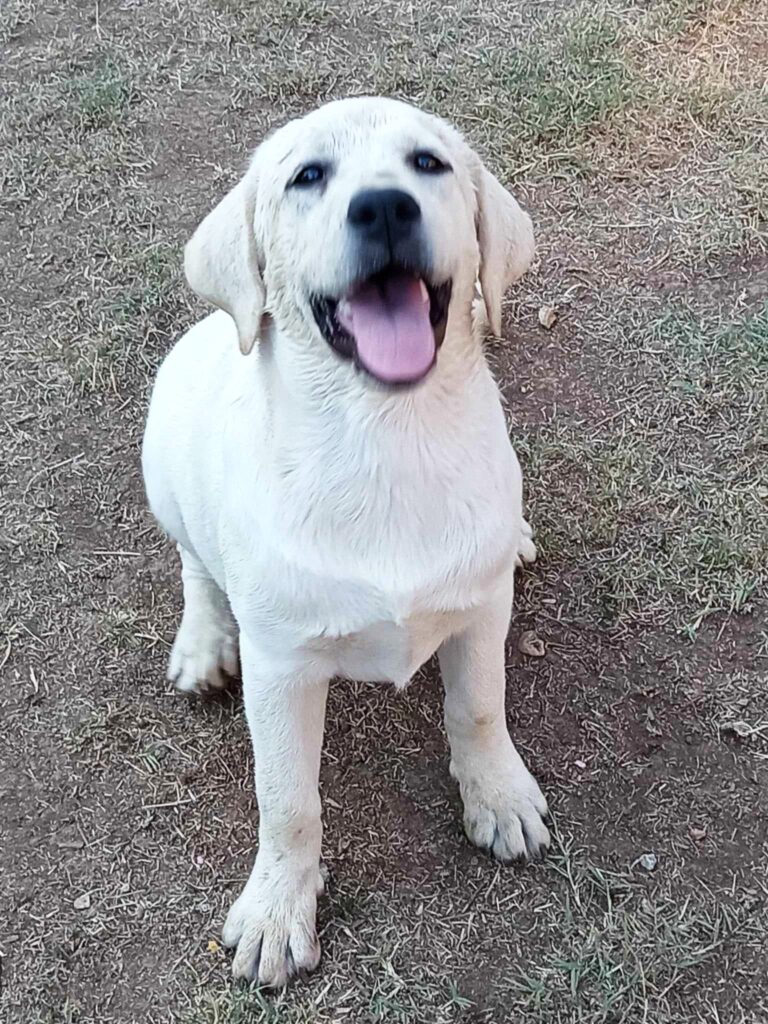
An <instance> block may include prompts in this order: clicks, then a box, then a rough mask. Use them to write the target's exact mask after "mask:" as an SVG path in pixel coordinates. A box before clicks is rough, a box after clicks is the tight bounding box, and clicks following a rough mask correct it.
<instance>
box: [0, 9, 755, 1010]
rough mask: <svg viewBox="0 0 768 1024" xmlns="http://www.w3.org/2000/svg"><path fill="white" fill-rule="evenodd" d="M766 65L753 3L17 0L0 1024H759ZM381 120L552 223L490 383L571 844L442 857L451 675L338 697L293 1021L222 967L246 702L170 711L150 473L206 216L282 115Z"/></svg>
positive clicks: (245, 749)
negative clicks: (518, 472)
mask: <svg viewBox="0 0 768 1024" xmlns="http://www.w3.org/2000/svg"><path fill="white" fill-rule="evenodd" d="M767 40H768V9H767V8H766V6H765V3H764V0H710V2H707V0H660V2H650V0H646V2H641V0H637V2H634V3H633V2H631V0H613V2H608V0H593V2H590V3H567V2H560V0H541V2H527V3H524V2H512V0H441V2H438V0H423V2H421V3H410V2H405V0H374V2H372V3H366V4H363V3H361V2H358V0H327V2H326V0H261V2H260V3H251V2H246V0H185V2H184V3H180V2H175V3H174V2H170V0H169V2H163V0H152V2H150V0H146V2H142V0H121V2H108V0H101V2H99V0H89V2H87V3H76V2H74V0H70V2H67V3H58V2H52V0H48V2H39V3H36V2H33V0H4V2H3V5H2V7H1V8H0V45H1V46H2V50H1V51H0V139H1V140H2V144H1V145H0V202H1V203H2V215H1V218H0V279H1V282H2V283H1V287H0V339H1V340H0V346H1V347H0V355H1V357H2V358H0V379H1V380H2V423H1V424H0V429H2V448H1V451H2V463H1V465H0V565H1V566H2V579H3V586H2V588H0V671H1V672H2V681H1V682H0V714H1V715H2V718H1V721H2V742H1V743H0V841H1V848H0V858H1V859H0V955H1V956H2V959H1V960H0V966H1V968H2V974H1V975H0V978H1V984H2V990H1V994H0V1019H2V1021H3V1022H4V1024H5V1022H7V1024H64V1022H66V1024H118V1022H119V1024H139V1022H141V1024H160V1022H174V1024H225V1022H226V1024H256V1022H265V1024H266V1022H270V1024H272V1022H279V1024H308V1022H319V1024H329V1022H337V1021H338V1022H351V1024H371V1022H404V1021H414V1022H425V1024H443V1022H454V1021H460V1022H466V1024H470V1022H472V1024H481V1022H482V1024H508V1022H517V1021H526V1022H527V1021H531V1022H544V1024H568V1022H572V1024H596V1022H606V1024H607V1022H611V1024H624V1022H627V1024H641V1022H642V1024H664V1022H669V1024H692V1022H711V1024H746V1022H748V1024H760V1022H763V1021H768V971H767V970H766V961H767V957H768V949H767V948H766V947H767V945H768V940H767V939H766V936H767V935H768V909H767V906H766V904H767V900H768V828H767V827H766V824H767V822H768V699H767V694H768V624H767V623H766V608H767V607H768V602H767V601H766V590H765V584H766V577H768V474H767V473H766V465H767V462H766V459H767V458H768V398H767V394H768V254H767V250H768V227H767V225H766V218H767V217H768V173H766V167H768V141H767V133H768V92H767V91H766V88H767V87H766V82H768V45H767V42H766V41H767ZM361 92H376V93H387V94H394V95H398V96H401V97H405V98H409V99H412V100H413V101H415V102H417V103H419V104H421V105H424V106H426V107H428V108H430V109H432V110H435V111H437V112H439V113H442V114H444V115H445V116H447V117H449V118H450V119H451V120H452V121H454V122H455V123H457V124H458V125H459V126H460V127H461V128H462V130H464V131H465V132H466V134H467V135H468V137H469V138H470V139H472V140H473V142H474V143H475V144H476V145H477V147H478V148H479V149H480V150H481V151H482V152H483V154H484V155H485V157H486V158H487V160H488V163H489V165H490V166H491V167H492V168H493V169H494V171H495V172H496V173H497V174H498V175H499V176H500V177H501V178H502V179H503V180H504V181H505V183H507V184H508V185H510V186H511V187H513V188H514V189H515V190H516V192H517V193H518V195H519V197H520V198H521V200H522V201H523V202H524V204H525V205H526V206H527V207H528V208H529V209H530V211H531V213H532V216H533V219H534V223H535V226H536V230H537V236H538V241H539V255H538V259H537V262H536V265H535V267H534V269H533V271H532V272H531V274H530V275H529V277H528V278H527V279H526V280H525V281H524V282H523V284H522V286H521V287H520V288H518V289H517V291H516V292H515V293H514V294H513V295H512V296H511V297H510V302H509V305H508V310H507V316H506V321H505V336H504V338H503V339H498V340H496V341H491V342H489V347H488V351H489V356H490V359H491V360H492V363H493V366H494V369H495V371H496V373H497V375H498V379H499V381H500V384H501V386H502V390H503V393H504V396H505V400H506V404H507V408H508V413H509V421H510V430H511V433H512V436H513V438H514V441H515V445H516V447H517V449H518V453H519V455H520V459H521V462H522V465H523V471H524V474H525V479H526V490H527V501H528V508H529V512H530V519H531V521H532V522H533V524H534V526H535V528H536V530H537V539H538V542H539V546H540V553H541V558H540V561H539V562H538V563H537V564H536V565H535V566H534V567H532V568H530V569H528V570H526V572H525V573H524V574H523V575H522V576H521V578H520V587H519V595H518V599H517V611H516V614H515V617H514V619H513V623H512V629H511V632H510V643H509V681H508V708H509V721H510V725H511V728H512V730H513V734H514V736H515V738H516V741H517V742H518V745H519V746H520V748H521V750H522V752H523V753H524V755H525V756H526V757H527V758H528V760H529V763H530V764H531V767H532V768H533V770H534V771H535V773H536V774H537V776H538V779H539V781H540V782H541V784H542V786H543V788H544V789H545V792H546V793H547V795H548V797H549V799H550V803H551V806H552V807H553V810H554V822H555V824H554V834H555V843H554V849H553V851H552V853H551V855H550V857H549V858H548V860H547V861H546V862H545V863H544V864H542V865H537V866H532V867H520V868H511V869H503V868H500V867H498V866H497V865H496V864H495V863H493V862H492V861H491V860H490V859H487V858H486V857H484V856H482V855H481V854H480V853H479V852H478V851H476V850H474V849H473V848H472V847H471V846H470V845H469V844H468V843H467V841H466V840H465V839H464V837H463V834H462V831H461V823H460V807H459V799H458V794H457V793H456V791H455V788H454V785H453V784H452V783H451V781H450V779H449V777H448V772H447V760H448V758H447V749H446V742H445V739H444V735H443V730H442V726H441V722H440V718H441V707H440V689H439V680H438V679H437V675H436V672H435V669H434V666H432V665H429V666H427V667H426V669H425V670H424V671H423V673H422V675H421V676H420V678H418V679H417V680H415V681H414V683H413V685H412V686H411V687H410V688H409V689H408V690H407V691H406V692H405V693H402V694H400V693H395V692H394V691H392V690H390V689H389V688H386V687H371V686H367V687H366V686H357V685H347V684H337V685H336V686H334V687H333V688H332V694H331V698H330V701H329V713H328V720H329V726H328V732H327V740H326V749H325V755H324V765H323V770H322V780H321V784H322V792H323V798H324V808H325V812H324V813H325V841H324V846H325V849H324V856H325V859H326V861H327V864H328V867H329V869H330V875H331V877H330V885H329V893H328V896H327V897H326V898H325V899H324V901H323V902H322V905H321V911H320V927H321V938H322V942H323V948H324V956H323V962H322V964H321V968H320V970H319V971H318V973H317V974H316V975H314V976H313V977H312V978H311V979H310V980H308V981H305V982H303V983H300V984H298V985H296V986H294V987H293V988H291V989H290V990H289V991H288V992H286V993H285V994H283V995H280V996H277V997H274V996H267V995H265V994H263V993H260V992H259V991H257V990H255V989H254V990H249V989H247V988H237V987H234V986H233V985H232V983H231V980H230V957H229V955H228V954H227V953H226V951H224V950H223V949H222V948H221V947H220V945H219V929H220V927H221V924H222V921H223V918H224V915H225V912H226V909H227V907H228V905H229V904H230V902H231V901H232V899H233V898H234V896H235V895H236V894H237V892H238V889H239V887H240V885H241V884H242V882H243V881H244V880H245V878H246V876H247V873H248V870H249V867H250V864H251V860H252V856H253V849H254V838H255V834H256V810H255V806H254V800H253V794H252V785H251V779H250V760H249V759H250V752H249V744H248V738H247V733H246V728H245V723H244V719H243V714H242V708H241V704H240V700H239V698H238V696H237V695H233V696H232V697H231V698H227V699H225V700H223V701H222V702H220V703H200V702H198V703H194V702H188V701H187V700H185V699H183V698H182V697H180V696H179V695H177V694H176V693H174V692H172V690H171V688H170V687H169V685H168V684H166V683H165V682H164V662H165V659H166V656H167V654H168V650H169V645H170V642H171V640H172V638H173V631H174V626H175V623H176V620H177V617H178V614H179V607H180V592H179V586H178V579H177V575H178V573H177V566H176V562H175V556H174V552H173V551H172V549H171V547H170V546H169V544H168V543H166V541H165V540H164V538H163V537H162V536H161V535H160V533H159V531H158V530H157V528H156V527H155V526H154V524H153V522H152V520H151V518H150V516H149V515H148V513H147V511H146V509H145V505H144V498H143V493H142V485H141V480H140V475H139V469H138V449H139V441H140V436H141V429H142V422H143V419H144V415H145V410H146V403H147V396H148V389H149V385H150V382H151V380H152V377H153V374H154V371H155V369H156V367H157V366H158V364H159V362H160V360H161V359H162V357H163V355H164V353H165V352H166V351H167V350H168V348H169V346H170V345H171V344H172V342H173V340H174V339H175V338H176V337H177V336H178V335H179V333H180V332H181V331H182V330H183V329H184V328H185V327H186V326H187V325H188V324H190V323H191V322H193V320H194V319H195V318H196V317H198V316H199V315H200V314H201V312H202V309H203V307H202V305H201V304H199V303H197V301H196V300H194V299H193V298H192V297H191V296H190V294H189V292H188V290H187V289H186V287H185V285H184V283H183V280H182V277H181V273H180V252H181V246H182V245H183V243H184V241H185V240H186V239H187V237H188V236H189V234H190V232H191V230H192V228H193V227H194V225H195V224H196V223H197V221H198V220H199V219H200V217H201V216H202V215H203V214H204V213H205V212H206V211H207V210H208V209H210V207H211V206H212V205H213V203H214V202H215V201H216V199H217V198H218V197H219V196H220V195H222V194H223V192H224V191H225V189H226V188H227V187H228V185H229V184H230V183H232V182H233V181H234V180H235V178H236V177H237V175H238V172H239V170H240V168H241V167H242V162H243V160H244V158H245V156H246V154H247V153H248V151H249V149H250V148H251V147H253V146H254V145H255V144H256V142H257V141H258V140H259V139H260V138H261V137H262V136H263V134H264V132H265V131H267V130H268V129H269V128H270V127H271V126H274V125H277V124H279V123H281V122H282V121H284V120H285V119H286V118H288V117H290V116H292V115H294V114H297V113H300V112H302V111H304V110H306V109H307V108H309V107H311V106H313V105H315V104H316V103H317V102H319V101H322V100H325V99H327V98H329V97H332V96H341V95H346V94H350V93H361ZM544 305H550V306H554V307H556V310H557V320H556V323H555V324H554V325H553V326H552V327H551V328H549V329H547V328H545V327H543V326H542V325H541V324H540V322H539V310H540V308H541V307H542V306H544ZM529 629H533V630H535V631H536V633H537V634H538V636H539V637H540V638H541V639H542V640H543V641H544V644H545V647H546V653H545V655H544V656H543V657H541V658H533V657H528V656H526V655H524V654H522V653H520V651H519V650H518V641H519V638H520V636H521V634H522V632H523V631H525V630H529ZM649 855H651V856H649ZM654 863H655V868H654V869H653V870H649V866H650V865H651V864H654Z"/></svg>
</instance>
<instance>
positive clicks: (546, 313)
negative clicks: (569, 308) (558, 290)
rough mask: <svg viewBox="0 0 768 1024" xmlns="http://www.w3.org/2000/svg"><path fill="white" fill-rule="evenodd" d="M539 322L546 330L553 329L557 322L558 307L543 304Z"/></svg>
mask: <svg viewBox="0 0 768 1024" xmlns="http://www.w3.org/2000/svg"><path fill="white" fill-rule="evenodd" d="M539 323H540V324H541V326H542V327H543V328H544V329H545V330H547V331H551V330H552V328H553V327H554V326H555V324H556V323H557V309H556V308H555V307H554V306H542V307H541V308H540V309H539Z"/></svg>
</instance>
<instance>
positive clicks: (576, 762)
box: [573, 761, 587, 771]
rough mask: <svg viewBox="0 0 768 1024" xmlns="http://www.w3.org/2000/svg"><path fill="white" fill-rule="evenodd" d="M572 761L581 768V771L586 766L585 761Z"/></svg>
mask: <svg viewBox="0 0 768 1024" xmlns="http://www.w3.org/2000/svg"><path fill="white" fill-rule="evenodd" d="M573 763H574V764H575V765H576V767H577V768H581V769H582V771H583V770H584V769H585V768H586V767H587V762H586V761H574V762H573Z"/></svg>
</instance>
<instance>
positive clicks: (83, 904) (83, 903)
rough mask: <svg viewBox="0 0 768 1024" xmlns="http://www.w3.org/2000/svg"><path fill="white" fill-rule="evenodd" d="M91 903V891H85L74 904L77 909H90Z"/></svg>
mask: <svg viewBox="0 0 768 1024" xmlns="http://www.w3.org/2000/svg"><path fill="white" fill-rule="evenodd" d="M90 905H91V895H90V893H87V892H84V893H83V895H82V896H78V897H77V899H76V900H75V902H74V903H73V904H72V906H73V907H74V908H75V910H88V908H89V907H90Z"/></svg>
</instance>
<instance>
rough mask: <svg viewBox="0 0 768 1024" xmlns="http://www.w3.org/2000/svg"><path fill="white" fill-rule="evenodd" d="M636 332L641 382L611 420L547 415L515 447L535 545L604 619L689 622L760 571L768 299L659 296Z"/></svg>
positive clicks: (763, 562) (743, 603) (767, 528)
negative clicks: (725, 301) (593, 423)
mask: <svg viewBox="0 0 768 1024" xmlns="http://www.w3.org/2000/svg"><path fill="white" fill-rule="evenodd" d="M638 333H639V338H638V341H639V344H640V346H641V347H642V351H641V356H640V358H641V361H642V379H641V383H639V384H638V385H635V386H634V388H633V390H632V391H631V392H630V394H629V395H628V396H627V397H626V398H625V399H624V401H623V404H622V408H621V414H620V416H618V417H617V418H616V419H614V420H613V421H611V423H610V427H607V428H602V429H600V428H598V429H595V428H590V426H589V425H588V424H587V423H573V422H564V421H556V422H553V423H548V424H545V425H543V426H541V427H539V428H537V429H535V430H534V431H532V432H531V433H530V434H529V436H528V438H527V439H526V440H524V441H523V442H522V443H521V444H520V445H519V448H520V452H521V455H522V457H523V459H524V461H525V463H526V469H527V475H528V479H529V481H531V482H530V486H529V489H530V492H531V495H532V498H533V499H534V503H535V509H534V511H532V516H533V521H534V522H536V523H537V526H538V529H539V539H540V541H541V546H542V550H543V552H544V553H545V555H547V556H548V557H549V558H551V559H552V560H553V561H554V562H555V563H559V564H560V565H561V566H562V565H564V564H573V565H574V566H575V567H576V568H577V571H578V573H579V575H580V576H583V578H584V579H585V580H587V581H589V583H590V587H589V593H590V594H591V599H592V602H594V603H596V604H597V605H598V606H599V607H600V609H601V611H602V614H603V615H604V617H605V618H606V619H607V620H608V621H611V622H617V621H622V620H625V619H627V618H634V619H636V620H639V621H643V620H647V621H650V620H652V619H654V618H657V617H661V618H664V619H669V620H672V621H673V622H674V624H675V625H676V626H677V627H678V628H680V629H683V630H684V631H686V632H687V633H689V634H692V633H694V632H695V631H696V629H697V628H698V626H699V625H700V623H701V621H702V620H703V618H705V617H706V616H707V615H710V614H712V613H714V612H725V613H731V612H743V611H746V610H748V609H749V607H750V602H751V600H752V598H753V597H754V596H755V594H756V592H757V591H758V590H759V589H760V588H762V587H763V586H764V585H765V583H766V581H768V485H767V484H766V479H765V460H766V454H767V453H768V395H767V394H766V391H767V389H766V387H765V381H766V379H767V378H768V306H764V307H763V308H761V309H758V310H757V311H755V312H754V313H752V314H750V315H746V314H744V315H740V316H736V317H733V318H731V319H726V320H725V321H717V320H708V319H705V318H700V317H698V316H696V315H695V314H694V313H693V312H691V311H690V310H688V309H668V310H665V311H663V312H661V313H660V314H658V315H657V316H656V317H655V318H654V319H652V320H650V321H649V322H647V323H646V324H645V326H644V328H640V329H639V331H638ZM584 597H585V594H584V592H582V594H581V598H580V599H581V600H584Z"/></svg>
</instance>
